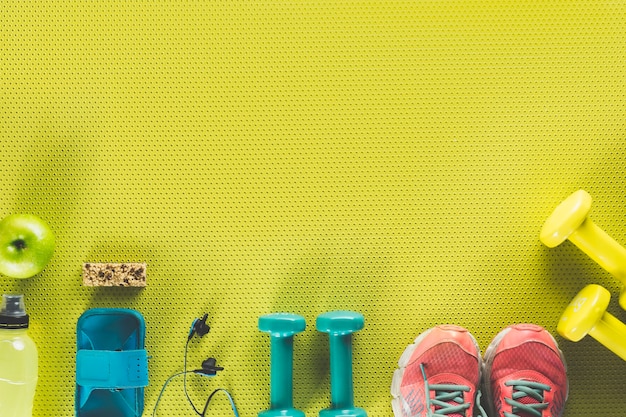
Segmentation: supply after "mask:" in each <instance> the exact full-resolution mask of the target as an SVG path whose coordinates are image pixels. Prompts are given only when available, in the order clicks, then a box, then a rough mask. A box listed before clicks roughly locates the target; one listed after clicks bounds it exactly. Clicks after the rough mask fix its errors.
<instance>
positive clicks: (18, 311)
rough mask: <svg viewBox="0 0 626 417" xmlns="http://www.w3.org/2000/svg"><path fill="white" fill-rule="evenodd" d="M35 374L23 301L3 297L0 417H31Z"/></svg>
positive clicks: (34, 348) (33, 348)
mask: <svg viewBox="0 0 626 417" xmlns="http://www.w3.org/2000/svg"><path fill="white" fill-rule="evenodd" d="M37 370H38V363H37V346H35V342H33V340H32V339H31V338H30V337H29V336H28V315H27V314H26V309H25V308H24V297H23V296H21V295H6V294H5V295H3V296H2V304H1V305H0V417H32V413H33V399H34V398H35V388H36V386H37Z"/></svg>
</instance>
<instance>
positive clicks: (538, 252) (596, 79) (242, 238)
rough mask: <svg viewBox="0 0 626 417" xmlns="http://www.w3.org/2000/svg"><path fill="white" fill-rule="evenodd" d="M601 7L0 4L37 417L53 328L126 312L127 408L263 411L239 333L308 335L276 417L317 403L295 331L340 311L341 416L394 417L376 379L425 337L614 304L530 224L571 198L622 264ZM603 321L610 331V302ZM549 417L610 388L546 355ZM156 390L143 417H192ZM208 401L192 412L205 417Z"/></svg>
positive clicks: (66, 412)
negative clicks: (197, 371) (28, 255)
mask: <svg viewBox="0 0 626 417" xmlns="http://www.w3.org/2000/svg"><path fill="white" fill-rule="evenodd" d="M625 35H626V3H625V2H624V1H620V0H617V1H523V2H520V1H415V2H414V1H405V2H402V1H372V2H352V1H339V2H335V1H326V2H325V1H301V2H289V1H279V2H278V1H277V2H274V1H254V2H248V1H187V0H184V1H183V0H181V1H61V0H54V1H12V0H6V1H3V2H2V5H1V6H0V215H1V216H4V215H7V214H9V213H15V212H29V213H35V214H37V215H40V216H41V217H43V218H44V219H45V220H46V221H47V222H49V224H50V225H51V226H52V228H53V229H54V230H55V232H56V234H57V238H58V246H57V250H56V253H55V256H54V258H53V259H52V261H51V263H50V264H49V266H48V268H47V269H46V270H45V272H44V273H42V274H41V275H39V276H37V277H35V278H33V279H30V280H24V281H16V280H10V279H6V278H2V279H0V290H1V291H3V292H23V293H25V294H26V301H27V306H28V309H29V312H30V313H31V316H32V334H33V337H34V338H35V340H36V342H37V345H38V347H39V351H40V357H41V360H40V369H41V371H40V383H39V386H38V390H37V395H36V399H35V400H36V401H35V410H34V411H35V415H36V416H38V417H44V416H54V417H59V416H72V415H73V407H74V405H73V396H74V371H75V368H74V361H75V347H74V346H75V325H76V321H77V319H78V317H79V316H80V314H81V313H82V312H83V311H85V310H86V309H88V308H92V307H127V308H134V309H137V310H139V311H140V312H141V313H143V315H144V316H145V318H146V321H147V340H146V343H147V348H148V350H149V353H150V355H151V356H152V359H151V360H150V378H151V384H150V386H149V387H148V388H147V389H146V412H145V415H150V414H151V413H152V408H153V406H154V404H155V401H156V399H157V396H158V393H159V391H160V389H161V386H162V384H163V382H164V381H165V379H166V378H167V377H168V376H169V375H171V374H173V373H174V372H176V371H179V370H181V369H182V353H183V347H184V342H185V340H186V335H187V331H188V328H189V325H190V323H191V321H192V320H193V319H194V318H195V317H198V316H200V315H202V313H204V312H207V313H209V324H210V325H211V327H212V330H211V333H210V334H209V335H208V336H206V337H204V338H203V339H198V340H197V339H194V340H193V341H192V343H191V345H190V349H189V362H190V367H198V366H199V364H200V362H201V361H202V360H203V359H205V358H206V357H208V356H214V357H216V358H217V360H218V364H220V365H223V366H224V367H225V371H223V373H221V374H220V375H219V376H218V377H216V378H215V379H212V380H205V379H198V378H194V377H190V392H191V396H192V398H193V399H194V400H195V401H196V403H197V404H198V406H200V405H201V403H203V401H204V399H205V398H206V395H207V394H208V393H209V392H210V391H211V390H212V389H213V388H216V387H223V388H226V389H228V390H229V391H231V392H232V394H233V396H234V398H235V401H236V402H237V405H238V406H239V408H240V411H241V415H242V416H254V415H256V413H257V412H258V411H260V410H263V409H265V408H267V406H268V398H269V360H268V352H269V338H268V337H267V335H265V334H263V333H261V332H259V331H258V330H257V327H256V326H257V319H258V317H259V316H260V315H262V314H266V313H270V312H276V311H289V312H294V313H299V314H302V315H304V316H305V317H306V319H307V323H308V328H307V330H306V331H305V332H304V333H303V334H301V335H298V336H297V337H296V342H295V364H294V366H295V370H294V376H295V380H294V391H295V400H294V401H295V405H296V407H298V408H301V409H304V410H305V411H306V413H307V415H309V416H314V415H317V412H318V410H319V409H321V408H324V407H326V406H327V405H328V403H329V376H328V351H327V339H326V337H325V336H324V335H322V334H318V333H317V331H316V330H315V317H316V316H317V315H318V314H319V313H321V312H325V311H328V310H333V309H352V310H357V311H360V312H362V313H363V314H364V315H365V317H366V326H365V328H364V329H363V330H362V331H360V332H359V333H358V334H357V335H356V336H355V341H354V357H355V363H354V383H355V403H356V405H358V406H361V407H364V408H366V409H367V410H368V412H369V414H370V415H371V416H391V415H392V412H391V407H390V399H391V397H390V394H389V386H390V383H391V376H392V372H393V370H394V369H395V366H396V361H397V359H398V358H399V356H400V354H401V353H402V351H403V349H404V348H405V346H406V345H407V344H408V343H410V342H411V341H412V340H413V338H414V337H415V336H416V335H417V334H418V333H420V332H421V331H423V330H425V329H426V328H429V327H431V326H433V325H435V324H439V323H456V324H460V325H463V326H466V327H467V328H469V329H470V330H471V331H472V333H473V334H474V335H475V336H476V338H477V339H478V341H479V343H480V345H481V348H482V349H483V350H484V349H485V348H486V346H487V345H488V343H489V342H490V340H491V338H492V337H493V336H494V335H495V334H496V333H497V332H498V331H499V330H500V329H501V328H502V327H504V326H506V325H508V324H510V323H515V322H534V323H538V324H541V325H543V326H545V327H547V328H548V329H549V330H551V331H552V332H553V333H555V328H556V322H557V320H558V318H559V316H560V313H561V311H562V310H563V309H564V307H565V306H566V305H567V303H568V302H569V301H570V299H571V298H572V297H573V296H574V295H575V294H576V293H577V292H578V290H579V289H581V288H582V287H583V286H584V285H586V284H588V283H599V284H602V285H604V286H606V287H607V288H609V289H610V290H611V292H612V294H613V295H614V297H613V298H614V299H615V298H616V295H617V293H618V291H619V284H618V283H617V282H616V280H615V279H613V278H612V277H611V276H610V275H609V274H608V273H606V272H605V271H603V270H601V269H600V267H599V266H597V265H596V264H594V263H593V262H592V261H591V260H589V259H588V258H587V257H586V256H585V255H584V254H582V253H581V252H580V251H579V250H578V249H576V248H574V247H573V246H572V245H571V244H569V243H566V244H564V245H563V246H561V247H558V248H555V249H547V248H545V247H543V246H542V245H541V244H540V242H539V239H538V235H539V230H540V228H541V225H542V223H543V221H544V220H545V218H546V217H547V216H548V215H549V214H550V212H551V211H552V209H553V208H554V207H555V206H556V205H557V204H558V203H559V202H560V201H561V200H562V199H563V198H565V197H566V196H567V195H569V194H570V193H571V192H573V191H575V190H577V189H579V188H584V189H586V190H587V191H588V192H589V193H590V194H591V195H592V196H593V197H594V207H593V209H592V216H593V218H594V220H595V221H596V223H597V224H599V225H600V226H602V227H603V228H604V229H605V230H606V231H607V232H608V233H609V234H610V235H612V236H613V237H614V238H615V239H616V240H618V241H620V242H626V236H625V232H626V230H625V228H624V226H623V225H624V221H623V219H624V213H626V199H625V197H624V196H625V195H626V186H625V184H624V174H625V173H626V168H625V164H624V162H625V156H626V150H625V149H624V144H625V139H626V122H625V117H624V116H625V110H626V106H625V93H626V84H625V80H626V78H625V76H626V69H625V67H624V59H625V57H626V38H625ZM89 261H91V262H98V261H99V262H105V261H112V262H124V261H141V262H147V264H148V287H147V288H146V289H144V290H133V289H116V288H113V289H111V288H100V289H98V288H96V289H94V288H84V287H82V285H81V278H80V275H81V266H82V263H83V262H89ZM610 311H611V312H612V313H613V314H615V315H616V316H617V317H618V318H620V319H622V320H626V314H625V313H624V312H623V311H621V310H620V308H619V306H618V305H617V302H616V301H614V302H612V304H611V306H610ZM558 340H559V342H560V344H561V346H562V348H563V350H564V352H565V355H566V357H567V359H568V363H569V375H570V383H571V392H570V401H569V403H568V406H567V409H566V416H567V417H576V416H588V415H619V414H622V413H623V412H624V410H626V396H625V395H624V388H623V387H624V373H625V371H626V364H625V363H624V362H623V361H622V360H621V359H619V358H618V357H617V356H615V355H613V354H612V353H610V352H609V351H608V350H606V349H605V348H604V347H602V346H601V345H599V344H598V343H597V342H595V341H593V340H591V339H589V340H588V339H585V340H583V341H582V342H580V343H577V344H574V343H572V342H568V341H565V340H563V339H561V338H558ZM181 387H182V384H181V381H180V380H178V381H174V382H172V384H171V385H170V388H168V390H167V391H166V393H165V395H164V397H163V400H162V402H161V403H160V406H159V413H158V415H160V416H168V415H169V416H191V415H193V413H192V411H191V410H190V408H189V406H188V405H187V404H186V401H185V400H184V397H183V394H182V388H181ZM229 413H230V411H229V404H228V402H227V400H226V399H225V397H219V396H218V397H217V398H216V400H215V401H214V403H213V405H212V407H211V411H210V412H209V415H229Z"/></svg>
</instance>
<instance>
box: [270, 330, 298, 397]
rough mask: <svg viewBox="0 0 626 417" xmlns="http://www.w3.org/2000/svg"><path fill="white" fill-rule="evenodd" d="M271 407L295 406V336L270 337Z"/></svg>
mask: <svg viewBox="0 0 626 417" xmlns="http://www.w3.org/2000/svg"><path fill="white" fill-rule="evenodd" d="M270 354H271V357H272V362H271V365H270V367H271V369H270V386H271V387H272V388H271V390H270V407H271V408H272V409H288V408H293V337H292V336H290V337H278V336H274V335H272V336H271V337H270Z"/></svg>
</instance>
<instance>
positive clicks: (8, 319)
mask: <svg viewBox="0 0 626 417" xmlns="http://www.w3.org/2000/svg"><path fill="white" fill-rule="evenodd" d="M0 327H5V328H6V327H10V328H25V327H28V314H26V306H25V304H24V296H23V295H10V294H4V295H3V296H2V304H0Z"/></svg>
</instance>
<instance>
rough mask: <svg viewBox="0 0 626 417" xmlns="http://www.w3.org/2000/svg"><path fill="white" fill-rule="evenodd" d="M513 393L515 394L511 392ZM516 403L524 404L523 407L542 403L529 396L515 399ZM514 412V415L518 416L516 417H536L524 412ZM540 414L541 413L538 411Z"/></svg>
mask: <svg viewBox="0 0 626 417" xmlns="http://www.w3.org/2000/svg"><path fill="white" fill-rule="evenodd" d="M513 392H515V390H513ZM516 401H517V402H519V403H521V404H524V405H533V404H541V403H542V402H541V401H539V400H537V399H535V398H533V397H531V396H529V395H525V396H523V397H520V398H517V399H516ZM513 411H514V413H513V414H514V415H515V416H518V417H536V416H537V414H536V413H535V414H533V413H530V412H527V411H524V410H513ZM540 412H541V411H540Z"/></svg>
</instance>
